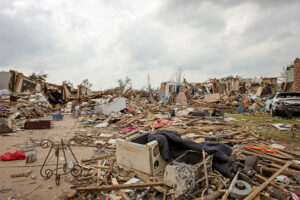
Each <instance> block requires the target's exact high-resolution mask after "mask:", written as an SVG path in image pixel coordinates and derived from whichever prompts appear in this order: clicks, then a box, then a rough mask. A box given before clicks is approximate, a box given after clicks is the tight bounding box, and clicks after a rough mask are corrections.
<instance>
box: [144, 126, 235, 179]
mask: <svg viewBox="0 0 300 200" xmlns="http://www.w3.org/2000/svg"><path fill="white" fill-rule="evenodd" d="M153 140H156V141H157V142H158V145H159V151H160V154H161V155H162V157H163V159H164V160H166V161H170V160H174V159H176V158H178V157H179V156H181V155H182V154H184V153H185V152H186V151H188V150H194V151H199V152H202V149H203V150H204V151H205V152H206V153H207V154H209V155H213V163H212V164H213V167H214V168H215V169H216V170H218V171H219V172H220V173H221V174H223V175H224V176H227V177H232V162H231V160H230V159H229V157H230V156H231V153H232V149H231V148H230V147H229V146H227V145H225V144H222V143H217V142H202V143H196V142H193V141H191V140H184V139H182V138H181V137H180V135H179V134H178V133H177V132H175V131H170V130H161V131H157V132H155V133H153V134H149V135H148V142H151V141H153Z"/></svg>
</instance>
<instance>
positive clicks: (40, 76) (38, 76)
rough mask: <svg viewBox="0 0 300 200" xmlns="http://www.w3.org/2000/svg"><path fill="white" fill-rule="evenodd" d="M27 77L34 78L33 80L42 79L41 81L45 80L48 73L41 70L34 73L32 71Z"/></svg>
mask: <svg viewBox="0 0 300 200" xmlns="http://www.w3.org/2000/svg"><path fill="white" fill-rule="evenodd" d="M29 78H31V79H34V80H38V79H40V80H42V81H46V79H47V78H48V74H46V73H44V72H43V71H41V72H39V73H36V72H33V73H32V74H30V75H29Z"/></svg>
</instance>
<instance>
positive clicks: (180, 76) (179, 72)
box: [175, 67, 183, 83]
mask: <svg viewBox="0 0 300 200" xmlns="http://www.w3.org/2000/svg"><path fill="white" fill-rule="evenodd" d="M182 80H183V69H182V68H181V67H180V68H178V69H177V71H176V72H175V81H176V82H177V83H180V82H181V81H182Z"/></svg>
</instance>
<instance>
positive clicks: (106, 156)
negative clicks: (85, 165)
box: [81, 154, 113, 162]
mask: <svg viewBox="0 0 300 200" xmlns="http://www.w3.org/2000/svg"><path fill="white" fill-rule="evenodd" d="M112 156H113V155H111V154H104V155H101V156H98V157H96V158H91V159H86V160H82V161H81V162H90V161H95V160H100V159H103V158H108V157H112Z"/></svg>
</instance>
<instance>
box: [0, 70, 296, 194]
mask: <svg viewBox="0 0 300 200" xmlns="http://www.w3.org/2000/svg"><path fill="white" fill-rule="evenodd" d="M6 75H7V74H6ZM10 75H11V78H10V79H5V81H4V82H7V83H8V86H7V89H6V90H0V94H1V100H0V104H1V107H0V116H1V123H0V132H1V134H2V133H5V134H7V133H10V134H17V133H18V132H19V131H20V130H23V128H24V129H25V130H28V129H30V130H32V131H38V130H36V129H50V130H51V129H53V127H54V126H53V125H55V124H56V123H60V122H63V121H64V120H66V117H67V119H68V117H71V118H73V119H74V126H75V125H76V124H77V125H78V124H79V125H80V129H79V130H78V131H76V132H71V131H67V130H65V129H64V128H63V127H62V128H60V127H59V130H58V131H60V132H68V133H67V134H65V138H63V136H62V137H60V138H61V139H60V141H56V140H57V138H54V139H51V140H50V139H49V136H47V135H42V136H41V141H34V142H32V146H29V147H27V146H26V148H23V150H24V149H25V150H24V152H26V166H28V167H30V166H32V165H38V164H40V162H41V160H39V159H40V153H39V152H38V151H37V150H35V147H37V146H40V147H39V148H41V147H42V148H45V149H46V148H48V150H49V152H48V154H46V155H47V156H46V157H45V158H42V161H43V163H41V164H42V166H40V173H41V175H42V177H43V178H44V180H45V181H46V180H47V179H51V177H52V175H53V176H54V177H55V183H56V184H57V185H58V183H59V182H60V181H61V182H68V184H69V185H68V186H70V189H71V190H69V191H68V192H66V193H65V198H66V199H97V198H99V199H100V198H110V199H122V198H123V199H199V200H200V199H249V200H250V199H254V198H261V199H270V198H274V199H276V198H277V199H282V197H284V198H290V197H291V196H293V197H295V195H296V196H297V195H299V194H298V193H297V190H299V185H298V184H299V176H298V175H299V173H300V171H299V170H300V164H299V158H300V154H299V153H298V152H296V151H291V150H288V149H289V148H286V147H285V146H284V145H281V144H276V143H275V144H274V143H273V144H271V143H270V142H268V141H266V139H264V138H263V137H262V136H261V135H260V134H258V133H257V132H256V131H254V130H253V129H252V127H250V126H240V125H238V122H240V121H241V120H239V119H235V118H233V117H230V116H229V117H228V116H227V114H228V113H234V114H236V113H239V112H240V113H244V115H250V116H254V115H255V114H257V113H260V112H264V108H265V102H266V100H267V97H268V95H274V94H275V93H276V92H277V91H280V90H281V89H280V87H279V86H278V84H277V79H276V78H261V79H243V78H241V77H232V76H229V77H226V78H223V79H212V80H209V81H207V82H204V83H189V82H187V81H186V80H184V81H183V83H175V82H164V83H162V84H161V88H160V89H159V91H151V92H149V91H144V90H134V89H132V88H129V89H127V90H126V91H124V92H123V93H121V92H120V90H119V89H118V88H114V89H109V90H105V91H98V92H94V91H91V90H90V89H88V88H85V87H83V86H82V85H79V86H78V87H77V89H74V88H73V87H71V86H70V85H69V84H67V83H65V82H64V83H62V85H56V84H51V83H46V82H43V81H39V80H30V79H29V78H27V77H25V76H24V75H22V74H21V73H17V72H14V71H11V72H10ZM1 76H2V75H1ZM3 76H4V75H3ZM3 80H4V79H3ZM1 84H2V82H1ZM274 126H275V127H276V128H279V129H282V128H284V130H286V131H290V132H293V135H294V136H297V133H298V129H297V127H298V126H297V125H296V123H295V125H294V124H293V125H291V124H288V125H285V124H274ZM267 128H272V125H270V126H269V127H267ZM55 131H56V130H55ZM35 133H37V132H35ZM289 137H291V136H289ZM42 138H44V139H45V138H48V139H46V140H42ZM71 138H72V139H71ZM2 139H4V137H3V138H2ZM55 139H56V140H55ZM67 139H68V140H69V139H71V140H70V141H69V142H66V141H67ZM75 148H92V149H93V150H94V152H93V154H94V156H92V157H88V156H86V157H85V158H84V159H81V160H79V159H77V157H76V156H75V155H76V154H75V153H74V152H73V150H72V149H75ZM52 150H54V152H53V151H52ZM66 152H69V153H71V154H70V155H71V157H67V156H66V155H65V154H66ZM37 154H39V157H37ZM52 157H54V158H55V163H51V165H50V164H49V165H48V162H49V160H50V158H52ZM48 159H49V160H48ZM52 165H53V166H52ZM51 166H52V168H51ZM23 171H24V170H23ZM70 174H71V175H73V176H69V175H70ZM26 175H27V174H26ZM29 175H31V174H28V176H29ZM63 175H66V176H65V177H66V178H65V179H60V177H61V176H63ZM18 176H23V175H20V174H19V175H17V176H16V177H18ZM28 176H27V177H28ZM32 177H34V178H32V180H36V181H37V182H38V181H40V180H39V179H38V177H36V175H35V174H32ZM38 187H40V186H38ZM51 187H53V186H51ZM57 187H60V186H57Z"/></svg>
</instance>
